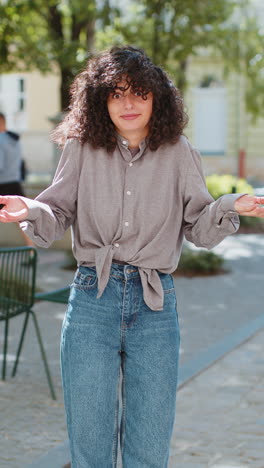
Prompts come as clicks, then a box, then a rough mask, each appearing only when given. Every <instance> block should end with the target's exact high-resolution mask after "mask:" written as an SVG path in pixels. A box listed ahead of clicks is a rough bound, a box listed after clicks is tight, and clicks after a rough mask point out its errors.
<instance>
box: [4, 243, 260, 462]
mask: <svg viewBox="0 0 264 468" xmlns="http://www.w3.org/2000/svg"><path fill="white" fill-rule="evenodd" d="M230 239H232V240H230ZM240 240H241V241H240ZM221 245H222V247H221V249H222V251H223V252H225V255H226V257H227V258H228V257H229V258H231V260H230V261H231V262H234V261H236V265H235V267H234V273H233V274H230V275H221V276H219V277H217V279H212V281H211V282H210V281H209V280H208V279H206V278H205V279H203V280H201V279H200V280H191V281H190V280H186V279H181V280H180V281H179V283H178V284H177V288H176V289H178V288H179V289H180V294H179V295H180V296H182V295H183V296H184V302H185V303H184V304H183V305H182V306H181V307H180V309H183V312H182V311H181V310H180V322H182V323H181V328H182V349H183V351H184V349H185V346H186V343H187V344H188V347H189V348H191V347H192V346H191V343H192V342H193V343H194V342H195V334H196V335H197V337H198V338H200V341H199V340H198V341H197V343H196V345H197V346H198V348H197V347H195V346H194V347H193V349H192V356H191V355H189V354H188V353H186V354H185V353H183V354H182V360H181V361H182V362H181V371H183V370H184V367H185V366H186V365H187V364H188V363H189V361H190V360H194V362H196V361H195V358H197V357H198V355H199V353H198V349H201V348H202V347H201V339H202V341H203V343H206V346H205V348H204V349H203V353H204V352H206V349H207V350H208V354H211V353H212V346H211V343H218V342H219V341H221V340H220V339H219V337H220V336H222V337H223V338H224V337H225V336H227V335H228V327H227V325H228V323H231V322H232V320H233V321H234V317H233V318H232V317H231V312H232V311H233V310H234V311H235V313H236V314H237V315H235V318H236V320H237V317H239V314H240V311H241V315H243V321H242V322H241V324H240V325H243V327H244V328H246V325H247V324H248V325H250V324H251V323H252V319H253V318H254V319H255V320H256V323H258V324H259V330H260V331H259V332H257V333H255V334H254V335H253V336H252V337H251V338H250V339H249V340H248V341H246V342H244V343H243V344H242V345H241V346H239V347H238V348H236V349H234V350H233V351H231V352H229V353H228V354H227V355H226V356H225V357H223V358H222V359H220V360H218V361H217V362H216V363H215V364H214V365H213V366H211V367H209V368H208V369H207V370H205V371H203V372H202V373H201V374H200V375H198V376H196V377H195V378H193V379H192V380H190V381H188V382H187V384H186V385H184V386H183V387H181V388H180V390H179V392H178V401H177V415H176V424H175V430H174V435H173V441H172V446H171V457H170V463H169V468H202V467H203V468H205V467H209V468H245V467H254V468H264V442H263V436H264V417H263V404H264V395H263V384H264V320H263V298H264V296H263V279H264V275H263V272H264V268H262V265H263V260H264V242H263V236H257V237H256V236H242V237H240V238H235V237H232V238H229V240H226V241H224V242H223V243H222V244H221ZM234 245H237V246H238V247H237V251H236V249H235V248H234ZM218 248H220V246H219V247H218ZM239 249H240V250H242V251H243V252H242V253H243V255H244V257H245V263H243V261H242V263H241V265H240V263H239V262H238V261H237V257H236V260H234V256H235V255H238V250H239ZM231 254H232V255H231ZM39 257H40V259H39V267H38V285H39V286H41V287H42V288H43V289H45V290H48V289H55V288H59V287H61V286H65V285H66V284H69V283H71V280H72V277H73V272H72V271H65V270H62V269H60V266H61V265H62V264H63V263H64V262H65V259H64V256H63V253H62V252H56V251H51V250H45V251H42V250H40V255H39ZM257 259H258V260H259V261H258V263H257ZM250 265H251V267H250ZM245 268H246V269H245ZM260 275H261V276H260ZM243 278H245V283H242V281H243ZM249 281H251V283H248V282H249ZM177 282H178V280H177ZM237 283H238V284H241V291H239V290H238V287H237ZM247 284H249V288H248V290H247V289H246V285H247ZM261 285H262V287H261ZM254 286H255V289H254ZM190 287H191V290H190ZM202 287H203V288H205V290H206V288H207V289H208V294H210V293H211V294H212V295H213V296H214V297H217V293H218V291H219V290H220V291H222V296H223V297H222V299H221V304H220V303H218V302H219V301H218V302H217V303H216V304H215V305H216V306H217V307H216V312H217V314H222V322H220V321H219V315H217V317H218V318H217V320H216V318H215V319H214V320H213V322H212V323H210V322H209V319H207V316H208V315H205V316H203V315H202V312H203V309H201V310H200V309H197V302H196V301H197V297H199V305H200V306H201V307H202V308H204V309H205V310H206V307H208V303H210V301H209V300H208V295H206V294H204V293H203V290H202ZM196 289H197V293H198V296H195V293H196ZM232 291H233V296H232V297H231V296H230V294H231V292H232ZM199 293H200V294H199ZM261 295H262V299H261ZM183 296H182V297H181V301H182V300H183ZM209 299H210V298H209ZM203 301H204V304H203ZM245 304H246V307H245ZM218 306H219V307H218ZM210 307H211V312H213V309H212V307H213V303H212V304H211V305H210ZM229 307H231V310H229ZM184 310H187V311H188V313H186V315H184ZM35 311H36V313H37V316H38V319H39V323H40V326H41V331H42V335H43V339H44V343H45V348H46V352H47V355H48V361H49V364H50V367H51V372H52V376H53V379H54V382H55V387H56V392H57V395H58V400H57V401H55V402H54V401H52V400H51V398H50V395H49V389H48V384H47V381H46V378H45V374H44V370H43V364H42V362H41V359H40V356H39V350H38V348H37V342H36V339H35V335H34V333H33V331H34V330H33V327H30V330H29V333H28V335H27V337H26V343H25V348H24V349H23V351H22V359H21V365H20V366H19V368H18V373H17V376H16V377H15V379H11V378H10V377H8V380H7V381H6V382H1V381H0V411H1V420H0V467H1V468H7V467H8V468H24V467H29V466H31V465H32V467H33V466H34V467H36V468H44V467H45V468H61V467H62V463H59V464H58V459H59V458H57V459H56V456H53V457H52V450H53V449H55V448H57V449H56V450H58V447H59V448H60V446H61V444H63V443H64V441H65V440H66V438H67V435H66V427H65V420H64V409H63V401H62V393H61V381H60V369H59V337H60V327H61V322H62V318H63V315H64V311H65V306H64V305H60V304H49V303H44V302H43V303H39V304H37V305H36V307H35ZM209 313H210V310H206V314H209ZM192 314H193V315H192ZM225 314H226V315H225ZM254 314H255V315H254ZM195 320H196V321H195ZM11 322H12V323H11V330H10V348H9V361H10V362H9V369H10V364H11V361H12V360H13V357H14V350H15V348H16V343H17V334H18V331H19V329H20V326H21V325H20V319H19V318H17V320H13V321H11ZM216 327H219V328H220V333H219V334H218V335H217V334H216V331H217V330H215V329H214V328H216ZM261 327H263V328H261ZM237 328H239V323H237ZM248 329H250V326H249V327H248ZM188 331H190V334H191V339H190V334H189V342H188ZM234 331H235V329H234V328H232V329H231V328H230V331H229V333H231V335H232V334H234ZM212 336H213V337H214V338H213V340H212ZM0 340H2V336H1V335H0ZM0 344H1V343H0ZM221 346H222V348H223V353H224V346H225V344H223V343H222V344H221ZM186 356H187V357H188V359H187V358H186ZM62 450H64V456H65V449H62ZM47 453H49V454H50V455H48V458H47V456H46V454H47ZM54 453H55V452H54ZM45 460H46V461H47V460H49V461H48V464H47V462H46V461H45ZM66 461H67V453H66ZM100 468H101V467H100ZM102 468H103V467H102Z"/></svg>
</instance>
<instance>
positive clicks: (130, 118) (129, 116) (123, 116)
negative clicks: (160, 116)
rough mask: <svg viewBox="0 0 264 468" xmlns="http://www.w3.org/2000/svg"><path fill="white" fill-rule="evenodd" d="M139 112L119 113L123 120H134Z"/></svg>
mask: <svg viewBox="0 0 264 468" xmlns="http://www.w3.org/2000/svg"><path fill="white" fill-rule="evenodd" d="M139 115H140V114H125V115H121V118H122V119H124V120H134V119H136V118H137V117H138V116H139Z"/></svg>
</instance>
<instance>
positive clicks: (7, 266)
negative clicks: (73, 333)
mask: <svg viewBox="0 0 264 468" xmlns="http://www.w3.org/2000/svg"><path fill="white" fill-rule="evenodd" d="M36 264H37V250H36V249H35V248H33V247H12V248H8V247H7V248H1V249H0V321H3V322H4V349H3V364H2V380H5V377H6V357H7V349H8V329H9V320H10V319H12V318H14V317H16V316H18V315H20V314H24V315H25V318H24V323H23V327H22V331H21V335H20V339H19V344H18V348H17V353H16V359H15V363H14V366H13V370H12V377H14V376H15V374H16V371H17V366H18V362H19V357H20V353H21V350H22V346H23V342H24V338H25V333H26V329H27V325H28V320H29V317H30V316H31V317H32V319H33V323H34V326H35V330H36V335H37V339H38V343H39V347H40V353H41V357H42V360H43V363H44V368H45V372H46V376H47V379H48V384H49V388H50V392H51V396H52V398H53V400H56V395H55V391H54V386H53V383H52V379H51V374H50V371H49V366H48V362H47V358H46V354H45V350H44V346H43V342H42V338H41V334H40V329H39V325H38V322H37V317H36V314H35V312H34V311H33V310H32V307H33V305H34V302H35V284H36Z"/></svg>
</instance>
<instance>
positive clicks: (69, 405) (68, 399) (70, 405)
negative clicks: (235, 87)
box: [63, 319, 75, 460]
mask: <svg viewBox="0 0 264 468" xmlns="http://www.w3.org/2000/svg"><path fill="white" fill-rule="evenodd" d="M66 322H67V326H68V327H69V326H70V324H69V322H68V320H67V319H66V320H65V323H64V328H63V339H64V351H63V354H64V359H63V360H64V365H63V368H64V370H63V373H64V379H66V378H67V380H68V385H63V391H64V392H65V398H66V399H67V401H68V403H67V406H68V408H69V407H70V410H68V411H67V415H66V416H67V426H68V431H70V430H71V431H72V417H71V407H72V395H71V390H70V389H71V363H70V359H69V373H68V375H67V376H66V369H65V359H66V357H65V354H66V346H67V350H68V351H69V349H68V348H69V340H68V339H67V343H65V333H66V330H65V325H66ZM69 354H70V353H69ZM66 388H67V390H66ZM65 390H66V391H65ZM65 406H66V405H65ZM69 441H70V446H71V455H72V459H73V460H74V459H75V447H74V444H73V441H72V437H70V434H69Z"/></svg>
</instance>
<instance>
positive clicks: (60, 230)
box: [21, 136, 241, 310]
mask: <svg viewBox="0 0 264 468" xmlns="http://www.w3.org/2000/svg"><path fill="white" fill-rule="evenodd" d="M239 196H241V194H230V195H224V196H223V197H221V198H219V199H218V200H216V201H214V200H213V198H212V197H211V195H210V194H209V193H208V191H207V189H206V186H205V181H204V177H203V173H202V169H201V162H200V155H199V153H198V151H197V150H196V149H194V148H193V147H192V146H191V144H190V143H189V142H188V140H187V139H186V138H185V137H183V136H182V137H181V138H180V140H179V141H178V142H177V143H176V144H173V145H172V144H166V145H163V146H161V147H160V148H159V149H158V150H157V151H151V150H150V149H149V148H148V146H147V144H146V142H145V140H144V141H142V142H141V144H140V151H139V152H138V153H137V154H136V155H134V156H133V155H132V154H131V152H130V151H129V149H128V141H127V140H125V139H124V138H122V137H118V145H117V147H116V149H115V151H114V152H113V154H108V153H107V152H106V151H105V150H104V149H103V148H99V149H96V150H95V149H93V148H92V147H91V146H90V145H89V144H88V143H86V144H84V145H83V146H82V145H81V144H80V143H79V142H78V141H77V140H76V139H71V140H68V142H67V143H66V145H65V148H64V150H63V152H62V156H61V159H60V162H59V165H58V168H57V171H56V174H55V177H54V180H53V183H52V185H51V186H50V187H48V188H47V189H46V190H45V191H44V192H42V193H41V194H40V195H39V196H38V197H37V198H36V200H29V199H27V198H23V200H24V201H25V202H26V204H27V206H28V208H29V215H28V219H27V220H26V221H24V222H22V223H21V227H22V228H23V229H24V230H25V232H26V233H27V234H28V235H29V236H30V237H31V238H32V239H33V240H34V242H35V243H36V244H37V245H39V246H41V247H48V246H49V245H50V244H51V243H52V242H53V241H54V240H56V239H60V238H61V237H62V236H63V234H64V232H65V230H66V229H67V228H68V227H69V226H71V227H72V239H73V253H74V256H75V257H76V259H77V263H78V265H83V266H94V265H95V266H96V271H97V275H98V296H97V297H100V296H101V295H102V294H103V291H104V289H105V287H106V285H107V282H108V279H109V273H110V268H111V263H112V259H115V260H121V261H125V262H127V263H129V264H131V265H134V266H137V267H139V273H140V277H141V281H142V286H143V294H144V300H145V302H146V304H147V305H148V306H149V307H150V308H151V309H152V310H162V308H163V300H164V296H163V289H162V284H161V281H160V278H159V275H158V273H157V270H159V271H160V272H162V273H172V272H173V271H174V270H175V269H176V268H177V264H178V261H179V257H180V254H181V249H182V242H183V236H184V234H185V236H186V238H187V239H188V240H190V241H191V242H193V243H194V244H195V245H197V246H201V247H207V248H209V249H210V248H212V247H213V246H215V245H217V244H218V243H219V242H221V241H222V240H223V239H224V237H226V236H227V235H228V234H232V233H234V232H235V231H236V230H237V229H238V226H239V218H238V215H237V213H236V212H235V211H234V201H235V199H236V198H237V197H239Z"/></svg>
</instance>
